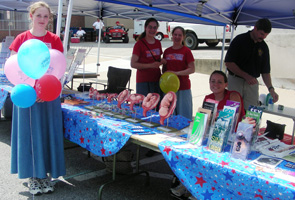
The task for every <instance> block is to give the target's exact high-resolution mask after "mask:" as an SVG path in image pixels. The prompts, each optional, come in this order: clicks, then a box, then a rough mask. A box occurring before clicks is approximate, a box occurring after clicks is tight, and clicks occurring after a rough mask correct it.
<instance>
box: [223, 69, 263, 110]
mask: <svg viewBox="0 0 295 200" xmlns="http://www.w3.org/2000/svg"><path fill="white" fill-rule="evenodd" d="M228 90H230V91H232V90H235V91H237V92H239V93H240V95H241V96H242V98H243V101H244V109H245V110H248V108H249V106H250V105H253V106H258V101H259V100H258V99H259V94H258V93H259V91H258V90H259V85H258V83H257V84H255V85H249V84H248V83H247V82H246V81H245V80H244V79H243V78H240V77H236V76H233V75H230V74H229V75H228Z"/></svg>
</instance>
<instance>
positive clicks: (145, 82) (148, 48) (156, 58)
mask: <svg viewBox="0 0 295 200" xmlns="http://www.w3.org/2000/svg"><path fill="white" fill-rule="evenodd" d="M158 27H159V23H158V21H157V20H156V19H155V18H149V19H147V20H146V22H145V24H144V32H143V33H142V34H141V35H140V36H139V39H138V41H137V42H136V43H135V45H134V47H133V52H132V57H131V67H132V68H135V69H137V72H136V93H138V94H143V95H145V96H146V95H147V94H148V93H158V94H160V93H161V91H160V86H159V80H160V77H161V70H160V66H161V65H162V64H163V61H162V60H161V55H162V54H163V52H162V45H161V42H160V41H159V40H157V39H155V35H156V33H157V29H158Z"/></svg>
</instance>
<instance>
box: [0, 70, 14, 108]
mask: <svg viewBox="0 0 295 200" xmlns="http://www.w3.org/2000/svg"><path fill="white" fill-rule="evenodd" d="M12 87H13V85H12V84H11V83H10V82H9V81H8V79H7V78H6V76H5V74H3V73H0V109H2V107H3V105H4V103H5V101H6V98H7V95H8V92H9V91H11V89H12Z"/></svg>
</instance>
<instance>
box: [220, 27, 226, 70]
mask: <svg viewBox="0 0 295 200" xmlns="http://www.w3.org/2000/svg"><path fill="white" fill-rule="evenodd" d="M225 31H226V25H225V26H223V38H222V50H221V59H220V71H222V65H223V55H224V45H225Z"/></svg>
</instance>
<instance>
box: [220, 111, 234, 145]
mask: <svg viewBox="0 0 295 200" xmlns="http://www.w3.org/2000/svg"><path fill="white" fill-rule="evenodd" d="M223 110H224V111H226V112H229V113H232V117H233V120H231V123H230V124H229V125H230V127H229V137H228V140H229V141H230V142H232V141H233V138H232V137H233V133H234V132H235V123H236V121H237V119H236V117H237V110H236V108H235V107H231V106H223ZM234 135H235V134H234Z"/></svg>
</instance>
